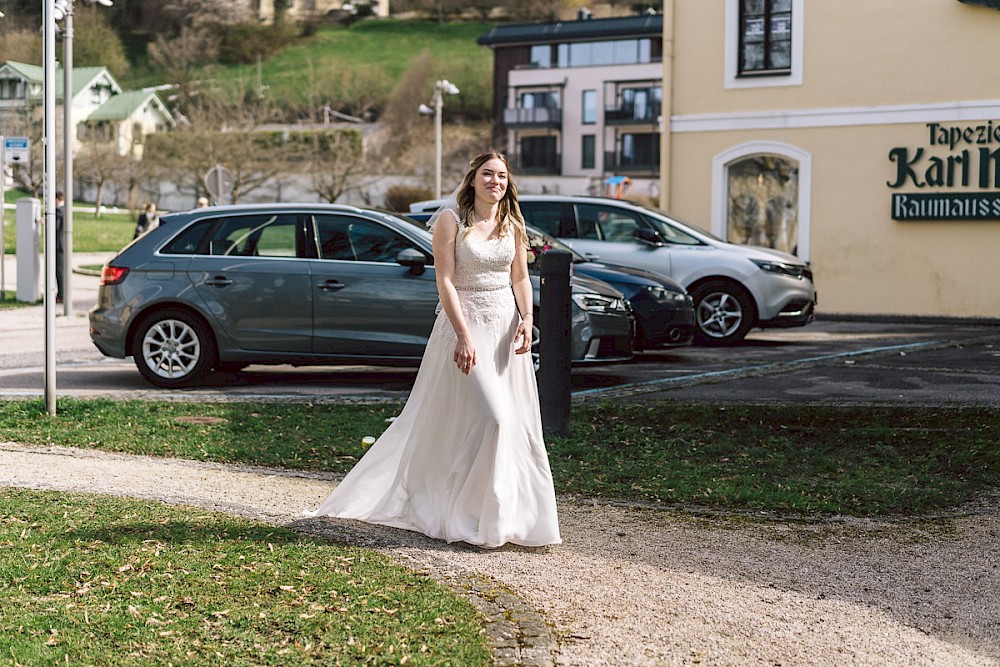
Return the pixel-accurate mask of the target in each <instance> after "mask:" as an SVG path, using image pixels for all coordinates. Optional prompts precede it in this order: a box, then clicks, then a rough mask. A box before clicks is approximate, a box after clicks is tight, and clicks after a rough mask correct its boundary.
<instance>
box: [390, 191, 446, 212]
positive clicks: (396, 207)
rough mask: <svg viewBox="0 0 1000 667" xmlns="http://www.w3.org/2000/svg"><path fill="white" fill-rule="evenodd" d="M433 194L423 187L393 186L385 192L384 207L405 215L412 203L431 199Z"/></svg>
mask: <svg viewBox="0 0 1000 667" xmlns="http://www.w3.org/2000/svg"><path fill="white" fill-rule="evenodd" d="M433 198H434V193H433V192H431V189H430V188H428V187H427V186H424V185H393V186H391V187H390V188H389V189H388V190H386V191H385V207H386V208H387V209H388V210H390V211H400V212H402V213H406V212H407V211H409V210H410V204H412V203H413V202H418V201H423V200H425V199H433Z"/></svg>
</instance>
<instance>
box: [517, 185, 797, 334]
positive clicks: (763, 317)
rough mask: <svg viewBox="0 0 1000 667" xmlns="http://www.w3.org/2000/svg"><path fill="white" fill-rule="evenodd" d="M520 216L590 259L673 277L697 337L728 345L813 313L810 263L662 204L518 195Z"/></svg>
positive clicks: (792, 323)
mask: <svg viewBox="0 0 1000 667" xmlns="http://www.w3.org/2000/svg"><path fill="white" fill-rule="evenodd" d="M519 201H520V204H521V210H522V211H523V212H524V217H525V221H526V222H527V223H528V224H529V225H531V226H532V227H535V228H536V229H539V230H541V231H543V232H546V233H548V234H550V235H552V236H555V237H557V238H559V240H560V241H563V242H564V243H566V244H567V245H569V246H571V247H572V248H573V249H574V250H576V251H578V252H579V253H581V254H582V255H584V256H585V257H587V258H588V259H592V260H596V259H600V260H601V261H602V262H609V263H612V264H623V265H625V266H633V267H636V268H640V269H646V270H647V271H654V272H657V273H661V274H664V275H666V276H668V277H670V278H673V279H674V280H676V281H677V282H678V283H680V284H681V285H683V286H684V288H685V289H686V290H687V291H688V293H689V294H690V295H691V297H692V298H693V299H694V305H695V323H696V326H695V341H696V342H698V343H700V344H703V345H730V344H733V343H736V342H738V341H740V340H742V339H743V338H744V337H745V336H746V335H747V332H749V331H750V329H751V328H753V327H759V328H776V327H800V326H804V325H806V324H808V323H809V322H811V321H812V320H813V311H814V309H815V307H816V289H815V286H814V285H813V274H812V270H811V269H810V268H809V266H808V264H806V263H805V262H803V261H802V260H801V259H799V258H798V257H795V256H794V255H789V254H787V253H783V252H780V251H777V250H772V249H770V248H762V247H758V246H745V245H738V244H734V243H727V242H726V241H723V240H721V239H719V238H716V237H715V236H713V235H712V234H709V233H708V232H705V231H702V230H700V229H697V228H695V227H692V226H690V225H686V224H684V223H682V222H679V221H678V220H675V219H674V218H671V217H669V216H668V215H666V214H665V213H663V212H662V211H658V210H655V209H652V208H647V207H645V206H642V205H639V204H635V203H632V202H628V201H624V200H619V199H607V198H598V197H583V196H558V195H521V196H520V197H519Z"/></svg>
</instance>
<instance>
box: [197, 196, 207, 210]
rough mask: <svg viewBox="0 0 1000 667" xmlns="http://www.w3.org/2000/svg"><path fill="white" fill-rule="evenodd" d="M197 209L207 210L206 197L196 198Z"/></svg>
mask: <svg viewBox="0 0 1000 667" xmlns="http://www.w3.org/2000/svg"><path fill="white" fill-rule="evenodd" d="M198 208H208V197H198Z"/></svg>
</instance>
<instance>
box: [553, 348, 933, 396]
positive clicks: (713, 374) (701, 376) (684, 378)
mask: <svg viewBox="0 0 1000 667" xmlns="http://www.w3.org/2000/svg"><path fill="white" fill-rule="evenodd" d="M941 343H942V341H939V340H932V341H925V342H923V343H907V344H905V345H886V346H883V347H871V348H867V349H864V350H854V351H853V352H838V353H836V354H824V355H820V356H818V357H804V358H802V359H792V360H790V361H778V362H773V363H769V364H761V365H758V366H742V367H740V368H728V369H726V370H722V371H707V372H705V373H692V374H690V375H678V376H675V377H669V378H660V379H658V380H643V381H642V382H629V383H626V384H616V385H614V386H613V387H599V388H597V389H581V390H579V391H574V392H573V393H572V395H573V396H596V395H598V394H604V393H611V392H615V391H620V390H622V389H638V388H642V387H657V386H663V385H670V384H677V383H678V382H690V381H692V380H705V379H709V378H717V377H725V376H727V375H740V374H745V373H754V372H757V371H762V370H764V371H766V370H772V369H780V368H787V367H788V366H797V365H803V364H812V363H817V362H820V361H831V360H835V359H843V358H847V357H857V356H861V355H864V354H876V353H879V352H893V351H897V350H914V349H920V348H924V347H935V346H939V345H941Z"/></svg>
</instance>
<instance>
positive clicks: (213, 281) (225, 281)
mask: <svg viewBox="0 0 1000 667" xmlns="http://www.w3.org/2000/svg"><path fill="white" fill-rule="evenodd" d="M205 284H206V285H211V286H212V287H229V286H230V285H232V284H233V281H232V280H230V279H229V278H227V277H225V276H215V277H214V278H209V279H208V280H206V281H205Z"/></svg>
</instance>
